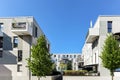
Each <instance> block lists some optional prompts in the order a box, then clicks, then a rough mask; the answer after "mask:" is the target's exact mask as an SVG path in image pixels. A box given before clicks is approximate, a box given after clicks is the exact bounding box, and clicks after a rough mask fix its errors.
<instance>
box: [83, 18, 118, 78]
mask: <svg viewBox="0 0 120 80" xmlns="http://www.w3.org/2000/svg"><path fill="white" fill-rule="evenodd" d="M108 33H113V34H115V35H116V34H117V36H120V16H99V17H98V19H97V21H96V23H95V25H94V26H93V27H92V28H89V30H88V34H87V36H86V41H85V44H84V46H83V49H82V55H83V56H84V66H94V67H95V68H96V71H97V72H100V75H101V76H110V72H109V70H108V69H106V68H104V67H103V66H102V63H101V59H100V57H99V56H100V55H101V52H102V47H103V45H104V41H105V39H106V37H107V34H108Z"/></svg>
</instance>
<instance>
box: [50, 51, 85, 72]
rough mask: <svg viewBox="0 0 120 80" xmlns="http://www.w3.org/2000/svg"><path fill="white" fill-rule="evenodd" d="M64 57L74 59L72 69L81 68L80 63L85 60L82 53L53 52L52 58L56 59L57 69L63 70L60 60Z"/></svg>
mask: <svg viewBox="0 0 120 80" xmlns="http://www.w3.org/2000/svg"><path fill="white" fill-rule="evenodd" d="M63 58H66V59H68V60H71V61H72V70H79V68H78V65H79V63H80V62H83V59H82V57H81V55H80V53H79V54H78V53H72V54H71V53H65V54H63V53H58V54H53V55H52V59H53V60H54V61H55V64H56V69H57V71H61V68H60V61H61V60H62V59H63Z"/></svg>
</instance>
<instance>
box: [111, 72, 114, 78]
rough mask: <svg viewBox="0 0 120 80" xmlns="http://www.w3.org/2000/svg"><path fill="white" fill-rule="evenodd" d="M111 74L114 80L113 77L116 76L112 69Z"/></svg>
mask: <svg viewBox="0 0 120 80" xmlns="http://www.w3.org/2000/svg"><path fill="white" fill-rule="evenodd" d="M111 76H112V80H113V77H114V72H113V70H112V71H111Z"/></svg>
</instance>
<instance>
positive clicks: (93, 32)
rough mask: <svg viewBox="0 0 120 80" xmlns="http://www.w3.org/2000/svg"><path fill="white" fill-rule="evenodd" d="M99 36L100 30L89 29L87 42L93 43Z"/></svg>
mask: <svg viewBox="0 0 120 80" xmlns="http://www.w3.org/2000/svg"><path fill="white" fill-rule="evenodd" d="M98 36H99V28H89V31H88V34H87V36H86V42H87V43H92V42H93V41H94V40H95V39H96V38H97V37H98Z"/></svg>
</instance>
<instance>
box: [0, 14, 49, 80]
mask: <svg viewBox="0 0 120 80" xmlns="http://www.w3.org/2000/svg"><path fill="white" fill-rule="evenodd" d="M0 29H1V30H0V80H30V79H31V77H32V75H31V73H30V71H29V70H28V68H27V67H26V66H27V61H26V59H27V58H28V57H30V54H31V51H30V50H31V46H32V45H33V44H35V43H36V40H37V38H38V37H39V36H40V35H44V33H43V32H42V30H41V29H40V27H39V25H38V24H37V22H36V21H35V19H34V18H33V17H29V16H28V17H9V18H0ZM1 34H2V35H1ZM46 39H47V38H46ZM47 43H48V47H49V46H50V44H49V41H48V40H47Z"/></svg>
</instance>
